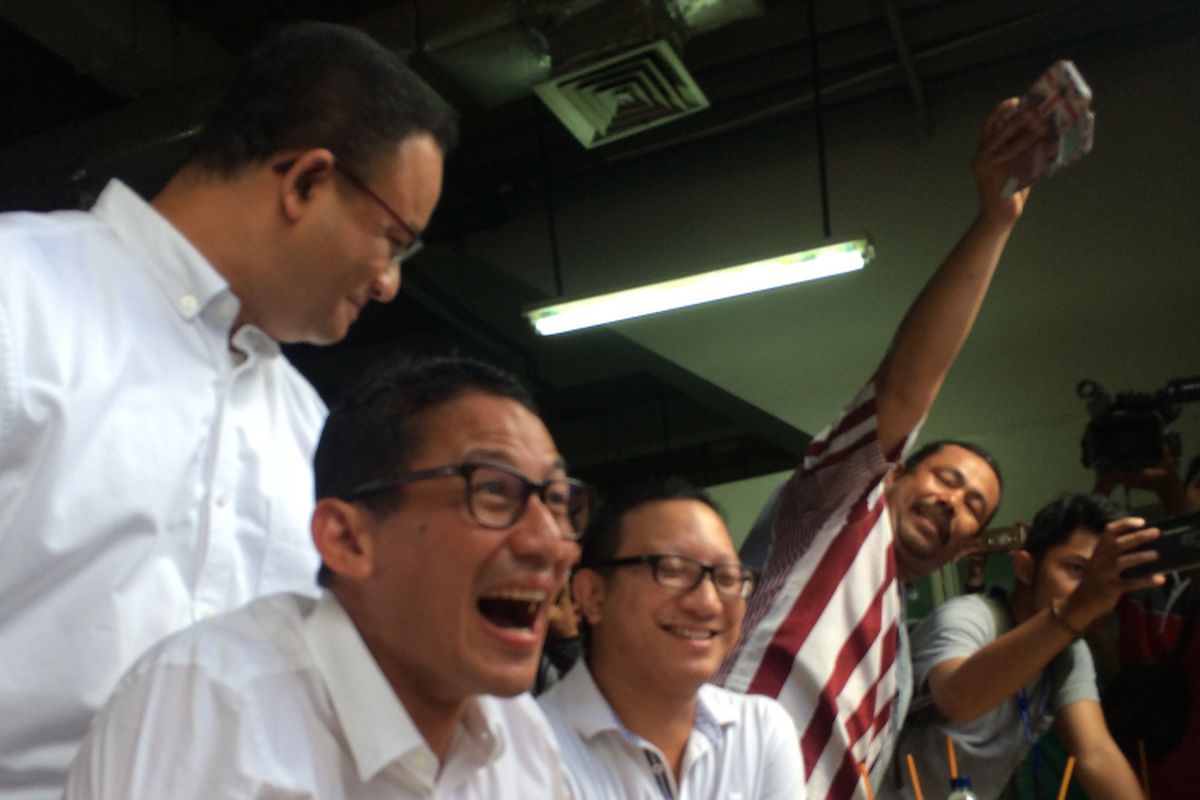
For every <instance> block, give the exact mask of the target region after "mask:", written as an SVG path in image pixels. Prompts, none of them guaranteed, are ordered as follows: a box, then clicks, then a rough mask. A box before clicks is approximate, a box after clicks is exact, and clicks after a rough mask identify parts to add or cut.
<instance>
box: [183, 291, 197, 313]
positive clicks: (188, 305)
mask: <svg viewBox="0 0 1200 800" xmlns="http://www.w3.org/2000/svg"><path fill="white" fill-rule="evenodd" d="M196 305H197V304H196V296H195V295H192V294H185V295H184V296H183V297H181V298H179V310H180V311H182V312H183V313H184V314H195V313H196Z"/></svg>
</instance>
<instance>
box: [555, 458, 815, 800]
mask: <svg viewBox="0 0 1200 800" xmlns="http://www.w3.org/2000/svg"><path fill="white" fill-rule="evenodd" d="M572 589H573V591H574V594H575V600H576V602H577V603H578V604H579V610H580V614H581V616H582V618H583V621H584V624H585V626H586V627H585V631H584V637H585V638H584V659H583V660H581V661H580V662H578V663H577V664H576V665H575V667H574V668H572V670H571V671H570V672H569V673H567V675H566V676H565V677H564V678H563V679H562V680H561V681H559V682H558V683H557V684H555V685H554V686H553V687H551V688H550V689H549V691H547V692H546V693H545V694H543V695H541V696H540V697H539V698H538V702H539V703H541V705H542V708H543V710H544V711H545V712H546V716H547V718H548V719H549V720H550V724H551V725H552V726H553V728H554V730H555V734H556V735H557V736H558V740H559V747H561V748H562V751H563V759H564V761H565V763H566V765H567V770H568V776H567V777H568V782H569V785H570V789H571V795H572V796H573V797H575V798H580V799H581V800H582V799H583V798H586V799H587V800H625V798H634V797H636V798H653V797H666V798H672V797H722V798H724V797H746V798H751V797H753V798H760V799H763V800H770V799H771V798H788V800H791V799H792V798H797V797H803V796H804V787H803V780H802V775H803V771H802V769H801V765H800V762H799V759H798V752H799V746H798V743H797V739H796V732H795V729H794V727H793V724H792V721H791V718H790V717H789V716H788V714H787V712H786V711H784V709H783V707H782V706H780V705H779V704H778V703H776V702H775V701H774V700H770V699H768V698H765V697H761V696H751V695H743V694H735V693H733V692H729V691H726V690H724V689H720V688H718V687H716V686H712V685H710V684H708V683H707V681H708V680H709V679H710V678H711V677H712V675H713V673H715V672H716V670H717V667H719V666H720V664H721V661H722V659H724V658H725V655H726V654H727V653H728V652H729V650H730V648H731V647H732V646H733V644H734V642H736V641H737V637H738V634H739V632H740V631H741V624H742V615H743V613H744V612H745V608H746V598H747V597H748V596H749V595H750V593H751V591H752V590H753V589H754V573H753V572H751V571H750V570H749V569H747V568H745V567H744V566H742V564H741V563H740V562H739V561H738V557H737V551H736V550H734V547H733V542H732V541H731V540H730V538H729V533H728V531H727V530H726V528H725V523H724V522H723V521H722V519H721V516H720V514H719V513H718V512H717V509H716V507H715V506H714V505H713V502H712V500H711V499H710V498H709V497H708V496H707V495H706V494H705V493H704V492H702V491H701V490H699V489H696V488H695V487H692V486H690V485H688V484H686V483H684V482H682V481H679V480H677V479H673V480H669V481H666V482H664V483H662V484H657V485H653V486H650V487H647V488H645V489H643V490H642V491H639V492H638V493H636V494H634V495H632V496H630V497H628V498H626V499H624V500H620V501H617V502H616V503H614V504H613V505H612V506H606V507H602V508H601V510H600V512H599V515H598V516H597V518H596V519H595V520H594V521H593V523H592V524H591V525H590V526H589V528H588V530H587V534H586V536H585V537H584V543H583V555H582V559H581V561H580V565H579V568H578V570H577V571H576V573H575V576H574V579H573V581H572Z"/></svg>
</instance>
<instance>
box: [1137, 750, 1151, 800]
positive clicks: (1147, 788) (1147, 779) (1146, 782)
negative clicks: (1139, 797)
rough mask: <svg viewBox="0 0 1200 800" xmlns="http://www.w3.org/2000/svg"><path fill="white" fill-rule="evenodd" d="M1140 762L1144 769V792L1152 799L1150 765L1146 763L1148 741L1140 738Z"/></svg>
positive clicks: (1148, 798)
mask: <svg viewBox="0 0 1200 800" xmlns="http://www.w3.org/2000/svg"><path fill="white" fill-rule="evenodd" d="M1138 762H1139V765H1140V767H1141V770H1142V794H1143V795H1145V797H1146V800H1150V767H1148V766H1147V765H1146V743H1145V742H1144V741H1142V740H1141V739H1138Z"/></svg>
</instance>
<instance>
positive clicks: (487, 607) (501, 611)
mask: <svg viewBox="0 0 1200 800" xmlns="http://www.w3.org/2000/svg"><path fill="white" fill-rule="evenodd" d="M545 601H546V593H545V592H541V591H535V590H521V589H506V590H504V591H500V592H494V593H492V594H489V595H487V596H485V597H481V598H479V602H478V603H476V607H477V608H478V609H479V613H480V614H482V615H483V617H484V619H486V620H487V621H488V622H490V623H492V624H493V625H495V626H496V627H497V628H509V629H517V630H532V629H533V625H534V623H535V622H536V621H537V616H538V612H539V611H540V610H541V608H542V604H543V603H544V602H545Z"/></svg>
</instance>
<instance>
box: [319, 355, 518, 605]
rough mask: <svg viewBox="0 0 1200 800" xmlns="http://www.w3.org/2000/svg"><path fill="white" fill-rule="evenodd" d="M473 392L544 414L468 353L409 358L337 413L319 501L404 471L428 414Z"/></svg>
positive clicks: (330, 425)
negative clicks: (498, 398)
mask: <svg viewBox="0 0 1200 800" xmlns="http://www.w3.org/2000/svg"><path fill="white" fill-rule="evenodd" d="M473 392H480V393H483V394H489V395H496V396H499V397H507V398H509V399H512V400H515V401H516V402H518V403H520V404H521V405H523V406H524V407H525V408H527V409H529V410H530V411H531V412H532V413H534V414H535V415H538V416H540V414H539V412H538V409H537V405H536V404H535V403H534V400H533V397H532V395H530V394H529V391H528V390H527V389H526V388H525V387H524V386H523V385H521V383H520V382H519V381H518V380H517V379H516V378H515V377H513V376H512V375H510V374H509V373H507V372H505V371H504V370H502V369H500V368H499V367H494V366H492V365H491V364H486V363H484V362H482V361H476V360H475V359H472V358H466V357H461V356H435V357H429V356H409V357H405V358H403V359H401V360H399V361H397V362H394V363H391V364H389V365H388V366H387V367H385V368H383V369H382V370H380V371H379V372H377V373H375V374H374V375H372V376H371V377H368V378H367V379H365V380H364V381H362V382H361V383H359V384H358V385H357V386H355V387H354V388H352V389H350V390H349V391H348V392H347V393H346V395H345V397H344V398H343V399H342V401H341V402H340V403H339V404H338V405H336V406H335V407H334V408H333V410H332V411H330V413H329V418H328V419H327V420H326V421H325V428H324V430H322V431H321V439H320V441H319V442H318V443H317V451H316V454H315V455H314V456H313V478H314V481H315V484H316V497H317V499H318V500H320V499H321V498H323V497H337V498H342V499H351V492H352V491H353V490H354V489H355V487H358V486H361V485H362V484H364V483H366V482H367V481H372V480H378V479H381V478H387V477H389V476H394V475H399V474H401V473H403V472H404V471H405V470H407V469H408V467H409V465H410V464H411V460H412V457H413V455H414V454H415V453H416V452H417V451H418V450H419V449H420V448H421V446H422V445H423V444H424V441H425V433H426V430H425V420H424V419H423V416H424V414H425V413H426V412H429V411H432V410H434V409H436V408H439V407H441V406H443V405H445V404H446V403H449V402H450V401H452V400H455V399H457V398H459V397H461V396H462V395H465V394H469V393H473ZM401 496H402V492H400V491H395V492H378V493H371V494H367V495H364V496H362V497H361V498H354V499H355V500H356V502H361V503H363V504H364V505H365V506H367V508H369V509H371V510H372V511H373V512H375V513H388V512H391V511H394V510H396V509H397V508H399V505H400V502H401ZM329 578H330V573H329V571H328V570H327V569H326V568H325V567H322V568H321V572H320V573H319V574H318V576H317V581H318V583H320V584H321V585H322V586H325V585H328V580H329Z"/></svg>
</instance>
